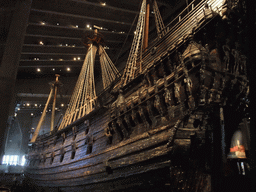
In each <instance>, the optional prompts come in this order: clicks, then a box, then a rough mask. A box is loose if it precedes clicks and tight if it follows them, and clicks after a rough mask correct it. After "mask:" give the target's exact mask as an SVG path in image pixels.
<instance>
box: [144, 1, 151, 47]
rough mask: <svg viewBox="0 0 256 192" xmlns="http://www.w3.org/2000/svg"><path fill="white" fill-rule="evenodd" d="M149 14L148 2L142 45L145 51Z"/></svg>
mask: <svg viewBox="0 0 256 192" xmlns="http://www.w3.org/2000/svg"><path fill="white" fill-rule="evenodd" d="M149 12H150V4H149V1H148V2H147V9H146V18H145V19H146V22H145V30H144V44H143V49H144V51H146V49H147V47H148V32H149Z"/></svg>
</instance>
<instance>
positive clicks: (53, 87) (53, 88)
mask: <svg viewBox="0 0 256 192" xmlns="http://www.w3.org/2000/svg"><path fill="white" fill-rule="evenodd" d="M55 76H56V80H55V82H53V83H51V91H50V94H49V97H48V99H47V102H46V104H45V107H44V110H43V113H42V116H41V118H40V120H39V122H38V124H37V127H36V130H35V132H34V134H33V137H32V139H31V141H30V142H31V143H34V142H35V141H36V138H37V136H38V134H39V131H40V129H41V126H42V124H43V122H44V119H45V116H46V110H47V108H48V106H49V103H50V101H51V98H52V95H53V93H54V98H53V106H52V118H51V132H52V131H53V128H54V117H55V105H56V98H57V91H58V86H59V85H60V84H61V83H60V82H59V75H58V74H56V75H55Z"/></svg>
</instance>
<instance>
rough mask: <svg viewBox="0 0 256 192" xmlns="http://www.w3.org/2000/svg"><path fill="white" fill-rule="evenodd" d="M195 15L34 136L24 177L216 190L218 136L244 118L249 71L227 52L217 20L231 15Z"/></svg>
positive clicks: (74, 187)
mask: <svg viewBox="0 0 256 192" xmlns="http://www.w3.org/2000/svg"><path fill="white" fill-rule="evenodd" d="M203 19H204V20H203V21H200V24H199V25H198V26H197V28H196V31H197V32H196V34H193V38H183V39H182V43H178V44H176V45H175V46H176V47H175V46H174V44H172V43H170V42H169V41H167V40H168V39H170V34H171V33H170V34H167V35H166V37H163V39H162V40H161V42H162V43H160V44H159V45H158V44H157V45H154V46H152V49H151V50H154V52H151V53H145V55H144V58H145V61H147V62H145V63H143V65H142V69H143V73H140V74H137V76H136V78H135V79H134V80H133V81H131V82H129V83H128V84H127V85H125V86H123V87H122V88H121V89H117V88H116V89H114V91H112V95H110V93H106V94H105V95H103V96H102V98H100V97H99V100H101V101H100V103H101V106H99V107H98V109H96V110H95V111H93V112H91V114H88V115H86V116H84V117H82V118H81V119H80V120H78V121H76V122H74V123H72V125H70V126H68V127H66V128H65V129H63V130H60V131H59V132H57V133H56V134H52V135H50V136H48V137H47V138H43V137H41V138H39V139H38V140H37V143H36V145H34V146H33V149H32V150H31V151H30V153H29V157H28V163H27V169H26V178H27V181H28V183H31V184H33V185H34V186H36V187H38V188H40V189H49V190H56V191H133V190H134V189H141V190H142V191H143V190H144V191H148V190H149V189H152V190H153V191H168V190H169V191H180V190H182V191H220V187H221V186H223V183H222V181H221V180H222V179H223V178H224V177H225V174H224V173H223V172H224V170H225V168H224V167H225V165H224V163H223V162H224V161H223V159H225V158H226V153H227V146H226V144H225V143H226V142H229V140H230V137H231V136H232V133H233V132H234V131H235V127H238V125H239V123H240V122H241V121H242V119H243V118H244V116H243V115H240V114H241V111H242V110H243V109H242V108H243V107H242V105H241V101H242V98H246V97H247V95H248V85H247V84H248V81H247V79H246V69H245V64H244V60H243V58H244V56H243V55H242V54H241V53H238V51H237V50H235V49H234V52H235V51H237V55H236V56H235V54H234V57H233V58H232V59H230V58H227V56H228V54H227V53H226V52H225V50H227V49H225V48H227V47H225V46H228V45H227V44H225V42H224V40H223V39H225V38H226V37H227V36H228V33H227V34H225V35H226V37H223V34H222V33H221V32H219V33H218V30H217V29H218V28H219V26H222V27H224V28H225V27H227V26H229V25H230V23H228V22H226V21H223V20H222V18H221V17H220V16H219V15H218V16H216V15H215V13H213V14H212V15H211V16H209V15H205V17H204V18H203ZM231 23H232V22H231ZM187 28H188V27H187ZM181 29H183V28H181ZM203 29H205V30H207V31H210V30H215V34H214V35H212V33H210V32H209V35H208V36H207V35H203V34H204V30H203ZM194 32H195V31H194ZM182 34H183V35H184V33H183V32H182ZM221 35H222V36H221ZM182 37H184V36H182ZM186 37H187V34H186ZM211 38H213V39H211ZM205 39H207V40H208V41H209V42H207V40H205ZM164 40H166V41H164ZM177 40H178V41H180V38H178V39H177ZM202 41H205V42H204V43H202ZM171 42H172V41H171ZM216 42H218V43H216ZM208 43H209V44H208ZM173 46H174V47H175V48H173ZM220 48H223V50H221V49H220ZM160 49H161V50H160ZM162 49H164V51H163V50H162ZM149 50H150V49H149ZM149 55H151V57H149ZM238 58H239V59H238ZM113 92H114V93H113ZM239 106H240V108H239ZM238 109H239V110H238ZM232 117H236V120H234V122H233V123H232V126H231V125H230V119H232ZM227 129H229V130H228V131H227ZM225 133H226V136H225ZM225 138H226V140H227V141H225Z"/></svg>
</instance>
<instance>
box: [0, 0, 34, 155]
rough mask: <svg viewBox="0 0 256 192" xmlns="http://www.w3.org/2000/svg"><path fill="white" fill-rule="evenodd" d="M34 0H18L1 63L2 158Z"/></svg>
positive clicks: (0, 123) (0, 143) (0, 121)
mask: <svg viewBox="0 0 256 192" xmlns="http://www.w3.org/2000/svg"><path fill="white" fill-rule="evenodd" d="M31 4H32V0H23V1H17V3H16V7H15V9H16V11H15V12H14V14H13V17H12V21H11V25H10V28H9V33H8V37H7V40H6V46H5V51H4V54H3V58H2V62H1V65H0V111H1V115H0V132H1V135H0V160H2V156H3V154H4V147H5V135H6V134H5V133H6V125H7V119H8V116H9V111H10V106H11V102H12V98H13V93H14V85H15V81H16V76H17V71H18V66H19V60H20V56H21V54H20V53H21V50H22V44H23V42H24V37H25V32H26V27H27V24H28V18H29V13H30V8H31Z"/></svg>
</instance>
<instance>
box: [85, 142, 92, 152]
mask: <svg viewBox="0 0 256 192" xmlns="http://www.w3.org/2000/svg"><path fill="white" fill-rule="evenodd" d="M90 153H92V145H90V144H88V146H87V151H86V154H90Z"/></svg>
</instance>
